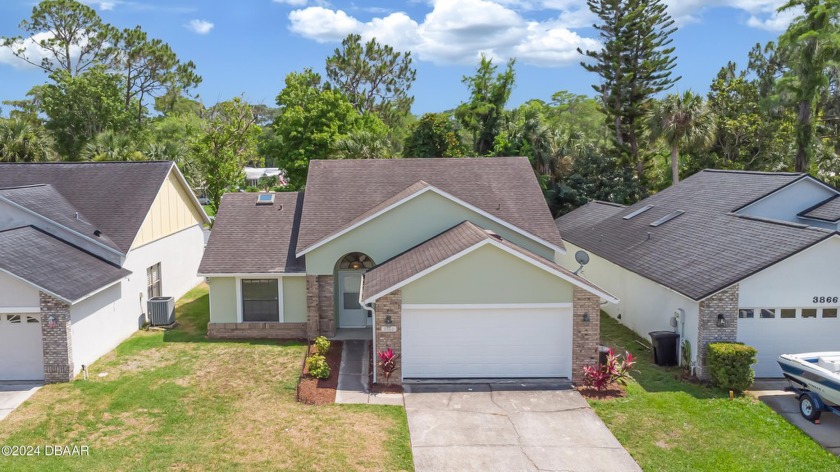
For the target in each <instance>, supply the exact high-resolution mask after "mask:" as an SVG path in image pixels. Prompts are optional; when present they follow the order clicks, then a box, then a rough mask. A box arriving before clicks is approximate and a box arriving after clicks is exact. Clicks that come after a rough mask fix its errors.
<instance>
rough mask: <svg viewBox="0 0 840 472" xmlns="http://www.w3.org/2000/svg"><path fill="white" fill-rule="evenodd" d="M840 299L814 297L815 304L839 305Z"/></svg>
mask: <svg viewBox="0 0 840 472" xmlns="http://www.w3.org/2000/svg"><path fill="white" fill-rule="evenodd" d="M837 301H838V297H814V299H813V303H837Z"/></svg>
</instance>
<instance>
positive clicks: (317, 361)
mask: <svg viewBox="0 0 840 472" xmlns="http://www.w3.org/2000/svg"><path fill="white" fill-rule="evenodd" d="M306 368H307V369H309V375H311V376H313V377H315V378H316V379H326V378H327V377H329V376H330V366H329V365H328V364H327V358H326V357H324V356H322V355H320V354H313V355H311V356H309V358H308V359H306Z"/></svg>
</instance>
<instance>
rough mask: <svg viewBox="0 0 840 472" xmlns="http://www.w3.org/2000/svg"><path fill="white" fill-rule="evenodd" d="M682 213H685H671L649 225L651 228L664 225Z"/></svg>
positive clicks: (680, 211)
mask: <svg viewBox="0 0 840 472" xmlns="http://www.w3.org/2000/svg"><path fill="white" fill-rule="evenodd" d="M683 213H685V212H684V211H682V210H677V211H672V212H671V213H668V214H667V215H665V216H663V217H662V218H659V219H658V220H656V221H654V222H653V223H651V224H650V225H651V226H659V225H664V224H665V223H667V222H669V221H671V220H673V219H674V218H676V217H678V216H680V215H682V214H683Z"/></svg>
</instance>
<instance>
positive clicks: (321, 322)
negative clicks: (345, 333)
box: [306, 275, 336, 338]
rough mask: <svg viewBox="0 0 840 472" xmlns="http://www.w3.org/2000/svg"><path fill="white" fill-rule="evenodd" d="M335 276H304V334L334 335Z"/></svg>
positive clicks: (312, 336) (309, 335)
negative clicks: (305, 312)
mask: <svg viewBox="0 0 840 472" xmlns="http://www.w3.org/2000/svg"><path fill="white" fill-rule="evenodd" d="M334 291H335V278H334V277H333V276H332V275H307V276H306V311H307V314H306V335H307V336H308V337H309V338H314V337H316V336H327V337H332V336H335V330H336V319H335V299H334V297H333V292H334Z"/></svg>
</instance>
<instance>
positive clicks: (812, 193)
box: [738, 179, 837, 229]
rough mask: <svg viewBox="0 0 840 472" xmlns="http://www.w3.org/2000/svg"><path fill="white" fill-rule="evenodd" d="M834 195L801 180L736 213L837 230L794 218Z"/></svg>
mask: <svg viewBox="0 0 840 472" xmlns="http://www.w3.org/2000/svg"><path fill="white" fill-rule="evenodd" d="M834 194H835V192H834V191H832V190H831V189H829V188H827V187H826V186H824V185H822V184H820V183H819V182H816V181H814V180H811V179H802V180H800V181H798V182H796V183H793V184H791V185H788V186H787V187H785V188H783V189H781V190H779V191H778V192H776V193H774V194H772V195H768V196H767V197H765V198H764V199H762V200H759V201H757V202H755V203H753V204H751V205H750V206H748V207H745V208H743V209H741V210H739V211H738V213H739V214H742V215H749V216H757V217H761V218H771V219H774V220H782V221H791V222H793V223H799V224H807V225H810V226H820V227H824V228H828V229H837V225H835V224H833V223H828V222H820V221H817V220H809V219H803V218H799V217H798V216H796V215H797V214H799V213H801V212H802V211H805V210H806V209H808V208H810V207H812V206H814V205H816V204H817V203H820V202H822V201H824V200H825V199H827V198H829V197H831V196H832V195H834Z"/></svg>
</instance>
